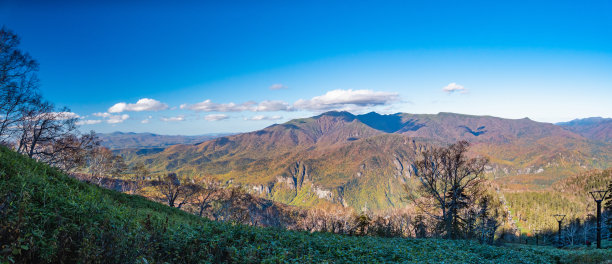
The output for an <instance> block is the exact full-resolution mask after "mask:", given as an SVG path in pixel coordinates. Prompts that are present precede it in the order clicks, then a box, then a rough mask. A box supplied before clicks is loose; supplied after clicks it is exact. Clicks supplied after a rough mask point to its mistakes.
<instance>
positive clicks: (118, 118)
mask: <svg viewBox="0 0 612 264" xmlns="http://www.w3.org/2000/svg"><path fill="white" fill-rule="evenodd" d="M128 118H130V116H129V115H127V114H123V115H110V116H109V117H108V119H106V123H109V124H118V123H123V121H125V120H127V119H128Z"/></svg>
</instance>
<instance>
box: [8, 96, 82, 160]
mask: <svg viewBox="0 0 612 264" xmlns="http://www.w3.org/2000/svg"><path fill="white" fill-rule="evenodd" d="M22 112H23V113H22V115H23V118H22V119H20V120H18V121H17V122H16V127H17V129H18V135H17V137H18V144H17V152H19V153H22V154H25V155H27V156H28V157H30V158H36V159H38V160H42V161H47V160H52V159H53V156H54V155H55V154H56V153H57V152H59V151H61V150H62V149H59V150H56V149H54V148H53V145H54V142H55V141H56V140H59V139H61V138H66V137H69V136H71V135H74V133H76V120H77V118H76V116H75V115H74V114H73V113H71V112H70V110H69V109H68V108H63V109H61V110H60V111H55V106H54V105H53V104H52V103H50V102H47V101H44V100H42V99H41V98H38V99H37V100H36V101H35V102H33V103H31V104H30V105H29V106H28V107H27V108H25V109H23V110H22Z"/></svg>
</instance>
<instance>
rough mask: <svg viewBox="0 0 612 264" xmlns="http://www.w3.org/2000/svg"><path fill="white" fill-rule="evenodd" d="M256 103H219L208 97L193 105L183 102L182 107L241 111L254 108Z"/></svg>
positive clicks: (206, 110)
mask: <svg viewBox="0 0 612 264" xmlns="http://www.w3.org/2000/svg"><path fill="white" fill-rule="evenodd" d="M255 104H256V103H255V102H246V103H242V104H235V103H227V104H218V103H213V102H212V101H211V100H210V99H208V100H205V101H203V102H199V103H196V104H192V105H188V104H182V105H181V109H189V110H193V111H197V112H200V111H202V112H241V111H248V110H249V108H252V107H253V105H255Z"/></svg>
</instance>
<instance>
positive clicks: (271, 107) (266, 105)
mask: <svg viewBox="0 0 612 264" xmlns="http://www.w3.org/2000/svg"><path fill="white" fill-rule="evenodd" d="M252 111H254V112H275V111H293V108H292V107H291V105H289V104H288V103H286V102H283V101H263V102H261V103H259V104H258V105H257V106H255V107H254V108H252Z"/></svg>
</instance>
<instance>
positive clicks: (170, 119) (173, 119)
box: [161, 115, 185, 122]
mask: <svg viewBox="0 0 612 264" xmlns="http://www.w3.org/2000/svg"><path fill="white" fill-rule="evenodd" d="M161 120H162V121H164V122H178V121H184V120H185V116H182V115H180V116H173V117H162V118H161Z"/></svg>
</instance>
